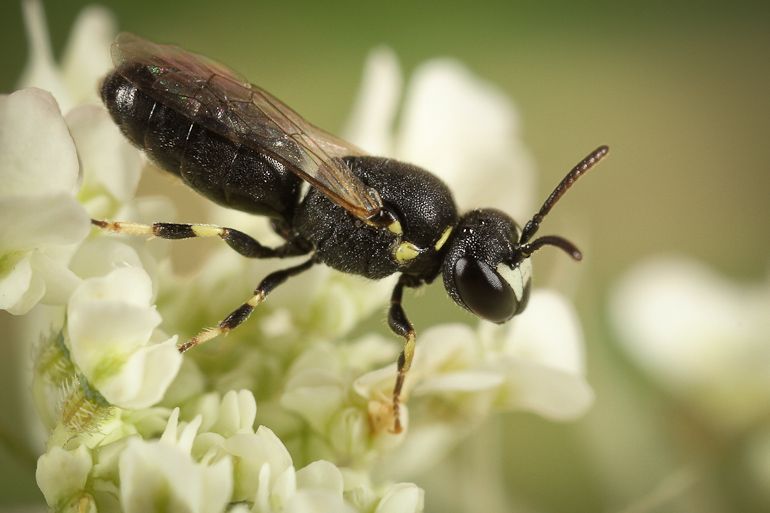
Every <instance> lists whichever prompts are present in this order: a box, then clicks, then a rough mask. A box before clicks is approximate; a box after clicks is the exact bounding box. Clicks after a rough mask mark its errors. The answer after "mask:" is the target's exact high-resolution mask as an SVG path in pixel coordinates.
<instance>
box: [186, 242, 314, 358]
mask: <svg viewBox="0 0 770 513" xmlns="http://www.w3.org/2000/svg"><path fill="white" fill-rule="evenodd" d="M315 263H316V258H315V256H314V257H312V258H311V259H309V260H307V261H305V262H303V263H301V264H299V265H297V266H294V267H289V268H287V269H281V270H280V271H275V272H273V273H270V274H268V275H267V276H266V277H265V278H264V279H263V280H262V281H261V282H260V283H259V286H258V287H257V288H256V289H254V295H252V296H251V297H250V298H249V300H248V301H246V302H245V303H243V304H242V305H241V306H239V307H238V308H236V309H235V310H233V311H232V312H231V313H230V315H228V316H227V317H225V318H224V319H223V320H222V321H220V322H219V324H217V325H216V326H215V327H213V328H208V329H205V330H203V331H201V332H200V333H198V334H197V335H195V336H194V337H192V338H191V339H190V340H188V341H187V342H185V343H184V344H182V345H181V346H179V347H178V348H177V349H179V352H180V353H184V352H185V351H187V350H189V349H191V348H193V347H195V346H198V345H201V344H203V343H204V342H207V341H209V340H211V339H212V338H214V337H217V336H219V335H224V334H226V333H228V332H230V331H232V330H234V329H235V328H236V327H238V326H239V325H240V324H241V323H243V322H244V321H245V320H246V319H248V318H249V315H251V312H252V311H253V310H254V308H256V307H257V306H258V305H259V304H260V303H262V302H263V301H264V300H265V298H266V297H267V295H268V294H270V292H271V291H272V290H273V289H275V288H276V287H277V286H278V285H280V284H282V283H283V282H285V281H286V280H287V279H288V278H290V277H291V276H296V275H297V274H300V273H302V272H304V271H307V270H308V269H310V268H311V267H312V266H313V264H315Z"/></svg>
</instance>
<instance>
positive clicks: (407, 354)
mask: <svg viewBox="0 0 770 513" xmlns="http://www.w3.org/2000/svg"><path fill="white" fill-rule="evenodd" d="M418 285H419V282H418V281H415V279H414V278H412V277H410V276H406V275H403V274H402V275H401V277H400V278H399V279H398V283H396V286H395V288H393V294H392V295H391V296H390V310H389V311H388V325H389V326H390V329H391V330H392V331H393V333H395V334H396V335H398V336H400V337H403V338H404V349H403V350H402V351H401V354H400V355H399V356H398V375H397V376H396V385H395V386H394V387H393V417H394V419H395V424H394V426H393V431H394V432H395V433H400V432H401V431H403V427H402V425H401V389H402V388H403V386H404V379H406V373H407V372H409V368H410V367H411V366H412V358H413V357H414V346H415V341H416V336H415V332H414V327H413V326H412V323H411V322H409V319H407V317H406V313H405V312H404V308H403V307H402V306H401V300H402V298H403V295H404V287H416V286H418Z"/></svg>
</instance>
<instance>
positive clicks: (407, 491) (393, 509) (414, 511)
mask: <svg viewBox="0 0 770 513" xmlns="http://www.w3.org/2000/svg"><path fill="white" fill-rule="evenodd" d="M424 507H425V492H424V491H423V490H422V489H421V488H420V487H418V486H417V485H415V484H412V483H396V484H394V485H392V486H390V487H389V488H388V491H387V492H385V495H383V497H382V500H380V503H379V504H377V509H376V510H374V513H419V512H420V511H422V510H423V508H424Z"/></svg>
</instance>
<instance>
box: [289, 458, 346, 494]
mask: <svg viewBox="0 0 770 513" xmlns="http://www.w3.org/2000/svg"><path fill="white" fill-rule="evenodd" d="M343 485H344V483H343V481H342V473H341V472H340V469H338V468H337V467H336V466H335V465H334V464H333V463H331V462H328V461H325V460H319V461H314V462H313V463H310V464H309V465H307V466H306V467H304V468H301V469H299V470H298V471H297V488H301V489H306V490H307V489H318V490H327V491H329V492H332V493H334V494H336V495H339V496H340V497H342V490H343Z"/></svg>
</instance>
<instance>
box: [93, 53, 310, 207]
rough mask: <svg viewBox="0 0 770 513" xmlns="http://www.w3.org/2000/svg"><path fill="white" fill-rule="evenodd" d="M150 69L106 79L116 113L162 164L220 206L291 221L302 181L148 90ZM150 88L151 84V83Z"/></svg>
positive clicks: (125, 69)
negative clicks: (153, 95)
mask: <svg viewBox="0 0 770 513" xmlns="http://www.w3.org/2000/svg"><path fill="white" fill-rule="evenodd" d="M143 73H144V74H148V73H149V71H147V70H146V69H144V68H142V67H141V66H121V67H119V68H118V69H116V70H115V71H113V72H112V73H110V74H109V75H108V76H107V77H106V78H105V80H104V83H103V84H102V89H101V94H102V100H103V101H104V104H105V105H106V106H107V108H108V110H109V111H110V114H111V116H112V118H113V119H114V120H115V122H116V123H117V125H118V126H119V127H120V129H121V130H122V131H123V133H124V134H125V135H126V136H127V137H128V138H129V140H130V141H131V142H132V143H133V144H135V145H136V146H138V147H139V148H140V149H142V150H144V151H145V152H146V153H147V155H148V157H150V158H151V159H152V160H153V161H154V162H155V163H157V164H158V166H159V167H161V168H162V169H164V170H166V171H168V172H171V173H173V174H175V175H177V176H179V177H180V178H181V179H182V180H183V181H184V182H185V183H186V184H187V185H189V186H190V187H191V188H193V189H195V190H196V191H197V192H199V193H200V194H202V195H204V196H206V197H207V198H208V199H210V200H212V201H214V202H216V203H219V204H220V205H223V206H226V207H230V208H235V209H237V210H242V211H244V212H250V213H254V214H258V215H265V216H269V217H275V218H281V219H285V220H288V219H290V218H291V216H292V215H293V211H294V208H295V206H296V204H297V201H298V196H299V192H300V182H301V180H300V179H299V178H298V177H297V176H296V175H294V173H292V172H291V171H290V170H288V169H285V168H284V167H283V166H282V165H281V164H280V163H278V162H277V161H274V160H271V159H269V158H267V157H266V156H265V155H262V154H260V153H259V152H258V151H255V150H253V149H251V148H248V147H245V146H243V145H241V144H240V143H236V142H233V141H231V140H229V139H227V138H226V137H223V136H221V135H219V134H217V133H215V132H213V131H212V130H210V129H208V128H206V127H205V126H203V125H202V124H201V123H200V122H197V121H196V118H195V117H194V113H192V112H191V113H188V114H187V115H185V114H184V113H180V112H178V111H176V110H174V109H173V108H171V107H168V106H166V105H164V104H163V103H162V102H158V101H156V100H154V99H153V98H152V97H151V96H150V95H149V94H147V93H146V92H145V91H144V87H145V86H144V85H136V84H146V83H148V77H146V76H144V75H143ZM147 87H149V86H147Z"/></svg>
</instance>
